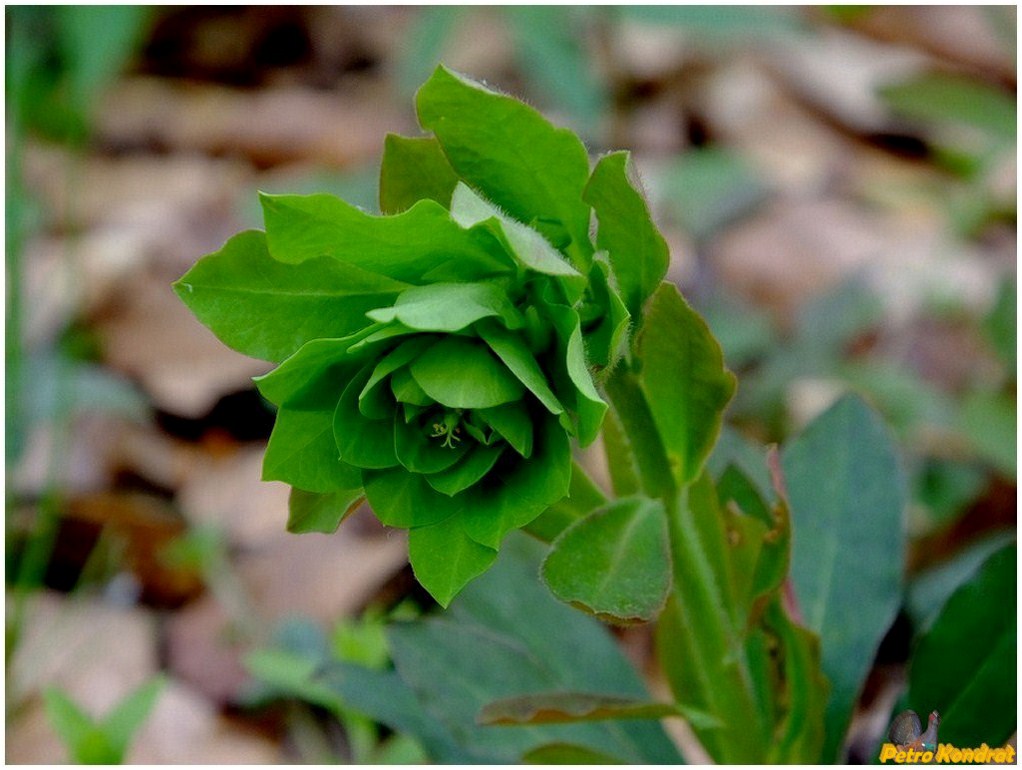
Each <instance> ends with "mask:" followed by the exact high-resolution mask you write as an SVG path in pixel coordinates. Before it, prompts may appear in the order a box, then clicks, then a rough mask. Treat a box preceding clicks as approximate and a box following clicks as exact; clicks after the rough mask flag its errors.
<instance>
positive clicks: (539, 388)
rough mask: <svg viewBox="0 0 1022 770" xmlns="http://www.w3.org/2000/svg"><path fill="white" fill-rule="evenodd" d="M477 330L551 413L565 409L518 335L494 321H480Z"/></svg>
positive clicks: (558, 412) (559, 412)
mask: <svg viewBox="0 0 1022 770" xmlns="http://www.w3.org/2000/svg"><path fill="white" fill-rule="evenodd" d="M478 332H479V336H480V337H482V339H483V340H484V341H485V342H486V344H487V345H489V346H490V348H491V349H492V350H493V352H494V353H496V354H497V357H498V358H500V360H501V361H503V362H504V364H505V366H507V368H508V369H510V370H511V372H512V373H513V374H514V375H515V377H517V378H518V379H519V380H520V381H521V383H522V384H523V385H524V386H525V387H527V388H528V389H529V390H530V391H531V392H532V395H534V396H535V397H536V398H538V399H539V401H540V403H541V404H543V406H545V407H546V408H547V409H548V410H549V411H550V413H551V414H561V413H562V412H563V411H564V407H563V406H562V405H561V402H560V401H558V400H557V396H555V395H554V392H553V391H552V390H550V385H549V384H548V383H547V378H546V375H545V374H543V370H542V369H540V368H539V364H538V363H536V359H535V358H534V357H533V355H532V352H531V351H530V350H529V348H528V346H527V345H526V344H525V343H524V342H523V341H522V338H521V337H519V336H518V335H517V334H514V333H512V332H510V331H508V330H507V329H503V328H501V327H500V326H497V325H496V324H480V325H479V328H478Z"/></svg>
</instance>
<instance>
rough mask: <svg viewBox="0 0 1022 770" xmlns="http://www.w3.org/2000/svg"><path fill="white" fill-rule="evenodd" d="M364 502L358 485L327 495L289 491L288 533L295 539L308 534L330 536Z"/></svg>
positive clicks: (362, 492)
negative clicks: (354, 487) (294, 536)
mask: <svg viewBox="0 0 1022 770" xmlns="http://www.w3.org/2000/svg"><path fill="white" fill-rule="evenodd" d="M363 500H365V492H364V491H363V490H362V487H361V483H360V485H359V487H358V488H357V489H348V490H342V491H337V492H327V493H318V492H306V491H305V490H303V489H292V490H291V494H290V496H289V497H288V499H287V531H288V532H291V533H293V534H296V535H301V534H305V533H307V532H322V533H323V534H325V535H329V534H332V533H334V532H336V531H337V528H338V527H339V526H340V525H341V522H342V521H344V520H345V519H346V518H347V517H348V516H350V515H351V514H352V513H354V512H355V511H356V509H357V508H358V506H359V505H361V504H362V501H363Z"/></svg>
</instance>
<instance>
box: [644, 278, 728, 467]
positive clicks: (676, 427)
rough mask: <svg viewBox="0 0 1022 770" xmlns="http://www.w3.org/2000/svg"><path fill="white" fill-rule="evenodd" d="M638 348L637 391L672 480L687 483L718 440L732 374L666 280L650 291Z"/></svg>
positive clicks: (717, 348) (702, 323)
mask: <svg viewBox="0 0 1022 770" xmlns="http://www.w3.org/2000/svg"><path fill="white" fill-rule="evenodd" d="M638 346H639V357H640V360H641V361H642V362H643V368H642V373H641V384H642V390H643V391H644V392H645V394H646V398H647V400H648V401H649V405H650V409H651V411H652V413H653V419H654V420H655V421H656V425H657V428H658V429H659V431H660V435H661V436H662V437H663V441H664V446H665V447H666V449H667V453H668V457H669V459H670V462H671V465H672V468H673V472H674V475H675V478H676V479H677V480H678V483H679V484H681V485H685V484H690V483H692V481H694V480H695V479H696V477H698V475H699V473H700V472H701V470H702V468H703V465H704V463H705V462H706V458H707V457H708V456H709V454H710V450H712V449H713V444H714V442H715V441H716V440H717V435H718V433H719V432H720V425H721V419H722V417H723V414H724V407H725V406H726V405H727V403H728V401H730V400H731V396H732V395H733V394H734V391H735V378H734V375H732V374H731V372H729V371H727V369H725V368H724V356H723V353H722V352H721V350H720V346H719V345H718V344H717V341H716V340H715V339H714V338H713V335H712V334H711V333H710V330H709V327H707V325H706V322H705V321H703V319H702V318H700V317H699V315H698V314H697V313H696V312H695V311H694V310H692V308H690V307H689V306H688V303H686V302H685V300H684V299H683V298H682V296H681V293H680V292H679V291H678V289H677V288H676V287H674V286H672V285H671V284H667V283H665V284H662V285H661V287H660V288H659V289H658V290H657V292H656V294H654V295H653V299H652V300H651V301H650V304H649V307H648V308H647V311H646V322H645V325H644V326H643V331H642V332H641V333H640V335H639V343H638Z"/></svg>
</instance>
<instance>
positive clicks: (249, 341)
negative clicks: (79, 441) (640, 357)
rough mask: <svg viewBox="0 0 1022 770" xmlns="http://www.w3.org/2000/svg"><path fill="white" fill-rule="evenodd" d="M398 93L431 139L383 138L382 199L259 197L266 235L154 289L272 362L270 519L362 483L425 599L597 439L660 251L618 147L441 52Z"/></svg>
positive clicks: (491, 543)
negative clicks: (606, 145) (171, 289)
mask: <svg viewBox="0 0 1022 770" xmlns="http://www.w3.org/2000/svg"><path fill="white" fill-rule="evenodd" d="M417 107H418V115H419V120H420V123H421V125H422V127H423V128H424V129H425V130H426V131H429V132H431V135H429V136H423V137H416V138H406V137H400V136H394V135H392V136H389V137H387V140H386V144H385V151H384V156H383V161H382V168H381V179H380V201H381V209H382V211H383V215H382V216H371V215H369V214H366V213H364V212H362V211H360V210H359V209H357V208H355V207H353V206H351V205H349V204H347V203H345V202H344V201H342V200H339V199H337V198H335V197H333V196H329V195H309V196H297V195H264V196H262V205H263V212H264V219H265V227H266V231H265V233H263V232H260V231H248V232H243V233H241V234H239V235H236V236H235V237H233V238H231V239H230V240H229V241H228V242H227V243H226V244H225V245H224V246H223V248H222V249H220V250H219V251H217V252H215V253H214V254H210V255H208V256H206V257H204V258H203V259H202V260H200V261H199V262H198V263H197V264H196V265H195V266H194V267H193V268H192V269H191V270H189V271H188V273H187V274H186V275H185V276H184V277H182V278H181V280H180V281H178V282H177V283H176V284H175V290H176V291H177V293H178V295H179V296H180V297H181V299H182V300H183V301H184V302H185V303H186V304H187V305H188V307H189V308H190V309H191V310H192V311H193V312H194V313H195V315H196V316H197V317H198V318H199V320H200V321H202V322H203V323H204V324H206V325H207V326H208V327H209V328H210V329H211V330H212V331H213V332H214V333H215V334H216V335H217V336H218V337H219V338H220V339H221V340H222V341H223V342H224V343H225V344H227V345H229V346H230V347H232V348H234V349H236V350H238V351H240V352H242V353H245V354H247V355H251V356H255V357H258V358H263V359H266V360H269V361H272V362H275V363H279V366H277V368H276V369H274V370H273V371H271V372H270V373H269V374H267V375H265V376H264V377H260V378H258V379H257V385H258V388H259V390H260V392H261V393H262V394H263V396H265V397H266V398H267V399H268V400H269V401H271V402H272V403H274V404H275V405H276V406H277V417H276V423H275V426H274V429H273V433H272V435H271V437H270V441H269V445H268V447H267V450H266V456H265V461H264V466H263V477H264V479H266V480H279V481H284V482H286V483H288V484H290V485H291V486H292V487H293V490H292V494H291V499H290V518H289V523H288V526H289V529H291V530H292V531H295V532H309V531H316V532H332V531H333V530H335V529H336V528H337V526H338V525H339V524H340V522H341V521H342V520H343V518H344V517H345V516H346V515H347V514H348V513H350V512H351V511H353V510H354V509H355V508H356V507H357V506H358V504H359V503H360V502H361V500H362V499H363V498H367V499H368V501H369V503H370V505H371V506H372V509H373V511H374V512H375V514H376V516H377V517H378V518H379V519H380V521H381V522H382V523H384V524H385V525H387V526H391V527H400V528H407V529H408V530H409V557H410V560H411V563H412V566H413V568H414V570H415V574H416V577H417V579H418V580H419V582H420V583H421V584H422V585H423V586H424V587H425V588H426V589H427V590H428V591H429V592H430V593H431V594H432V595H433V596H434V597H435V598H436V599H437V600H438V601H439V602H440V603H441V604H443V605H446V604H447V603H448V602H449V601H450V599H451V598H452V597H453V596H454V595H455V594H456V593H457V592H458V591H459V590H460V589H461V588H462V587H463V586H464V585H465V584H466V583H467V582H468V581H469V580H471V579H472V578H473V577H475V576H477V575H479V574H480V573H482V572H483V571H484V570H486V569H487V568H488V567H489V566H490V565H491V564H492V563H493V561H494V560H495V558H496V555H497V550H498V548H499V547H500V544H501V541H502V540H503V538H504V537H505V535H507V533H508V532H510V531H511V530H514V529H517V528H521V527H524V526H526V525H528V524H529V523H530V522H532V521H533V520H534V519H535V518H537V517H538V516H540V515H541V514H542V513H543V512H544V511H546V510H547V509H548V508H549V507H550V506H551V505H553V504H554V503H557V502H558V501H560V500H562V499H563V498H565V496H566V495H567V494H568V491H569V483H570V481H571V476H572V471H573V468H572V457H571V442H572V440H575V441H576V442H577V443H578V444H579V445H581V446H585V445H587V444H589V443H591V442H592V441H593V440H594V439H595V438H596V436H597V435H598V433H599V430H600V427H601V423H602V420H603V417H604V414H605V412H606V409H607V406H606V404H605V402H604V401H603V399H602V398H601V396H600V394H599V391H598V384H599V381H600V378H601V376H602V375H603V374H604V373H606V372H609V371H610V369H611V368H612V367H613V366H614V365H615V363H616V362H617V361H618V359H619V358H621V357H622V356H628V354H629V353H628V348H629V344H628V339H629V334H628V332H629V327H630V323H629V320H630V317H631V316H634V317H635V318H639V317H640V315H639V314H640V311H641V307H642V303H643V302H644V301H645V299H646V298H647V297H648V295H649V294H650V293H651V292H652V290H653V289H654V288H655V287H656V286H657V285H658V284H659V282H660V280H661V278H662V276H663V273H664V270H665V269H666V263H667V252H666V246H664V245H663V243H662V239H660V240H659V242H658V243H655V244H653V245H654V247H655V248H656V250H657V256H656V257H655V258H654V261H655V262H656V264H652V262H651V260H650V258H649V256H648V254H647V255H646V256H645V257H642V256H641V255H642V254H646V252H647V251H648V246H649V244H646V245H645V246H643V245H642V244H639V245H638V246H637V245H636V244H634V243H630V242H629V241H634V239H635V237H636V235H635V233H636V232H637V231H639V232H641V231H643V228H642V227H639V228H636V227H635V224H634V221H631V222H630V221H629V220H630V219H631V218H632V217H633V215H634V214H635V212H636V210H637V209H636V207H639V209H641V215H642V216H643V217H644V218H645V220H646V221H647V222H648V212H647V211H646V208H645V202H644V201H643V200H642V198H641V196H640V195H639V194H638V193H637V192H636V191H635V189H634V188H633V187H632V186H631V185H630V184H629V182H628V180H627V176H626V173H627V155H626V154H625V153H618V154H613V155H608V156H606V157H604V158H603V159H602V160H601V161H600V162H599V163H598V164H597V165H596V167H595V169H591V168H590V163H589V158H588V154H587V152H586V149H585V147H584V146H583V145H582V143H581V142H580V141H579V139H578V138H577V137H576V136H575V135H574V134H573V133H571V132H570V131H568V130H566V129H561V128H556V127H554V126H553V125H551V124H550V123H549V122H548V121H546V120H545V119H544V118H543V117H542V116H541V115H540V114H539V113H538V112H536V111H535V110H533V109H531V108H530V107H527V106H526V105H524V104H522V103H521V102H518V101H517V100H515V99H512V98H510V97H508V96H504V95H501V94H497V93H494V92H492V91H490V90H487V89H485V88H483V87H482V86H480V85H479V84H477V83H475V82H472V81H470V80H468V79H466V78H463V77H461V76H458V75H455V74H454V73H452V72H450V71H448V70H446V69H444V68H442V67H441V68H439V69H438V70H437V71H436V72H435V73H434V74H433V76H432V77H431V78H430V80H429V81H427V83H426V84H425V85H424V86H423V87H422V88H421V89H420V91H419V93H418V96H417ZM594 211H595V213H596V218H597V220H599V223H600V224H599V230H598V231H597V237H596V242H595V244H594V242H593V240H592V239H591V236H590V223H591V219H592V218H593V212H594ZM653 232H654V233H655V230H653ZM656 237H657V238H659V235H658V234H657V235H656ZM644 249H645V251H644ZM636 255H639V256H638V257H637V256H636Z"/></svg>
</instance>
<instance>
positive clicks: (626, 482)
mask: <svg viewBox="0 0 1022 770" xmlns="http://www.w3.org/2000/svg"><path fill="white" fill-rule="evenodd" d="M603 449H604V452H606V454H607V467H608V468H609V470H610V483H611V487H612V488H613V490H614V494H616V495H617V496H618V497H628V496H629V495H634V494H636V493H637V492H638V491H639V489H640V485H639V470H638V467H637V466H636V463H635V456H634V454H633V452H632V447H631V442H630V439H629V437H628V434H627V433H626V432H625V429H624V428H623V427H622V426H621V418H619V417H618V415H617V411H616V410H614V409H610V410H609V411H608V412H607V417H606V419H605V420H604V421H603Z"/></svg>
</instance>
